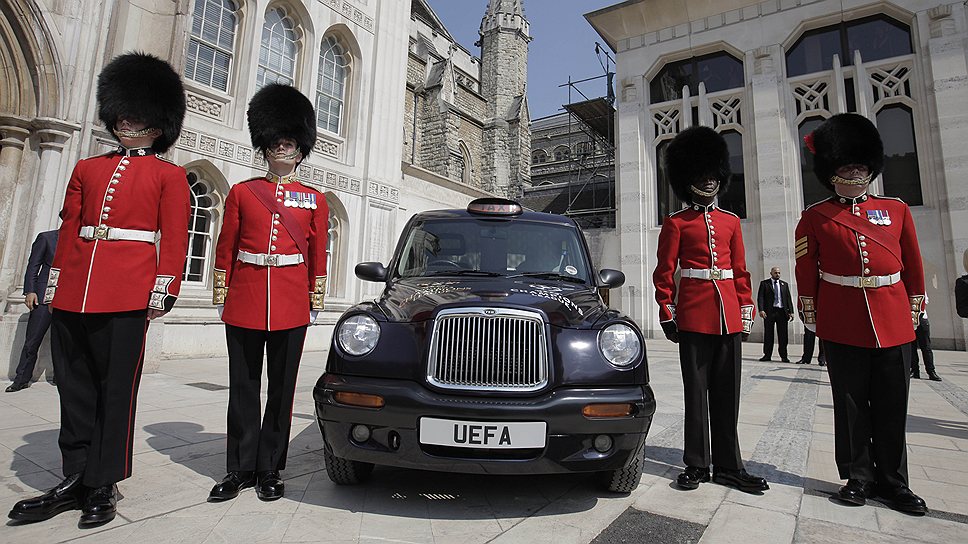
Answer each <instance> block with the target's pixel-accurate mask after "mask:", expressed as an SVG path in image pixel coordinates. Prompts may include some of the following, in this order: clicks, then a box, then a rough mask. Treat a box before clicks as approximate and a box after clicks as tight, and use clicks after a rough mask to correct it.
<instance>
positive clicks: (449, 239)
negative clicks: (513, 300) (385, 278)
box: [396, 219, 589, 283]
mask: <svg viewBox="0 0 968 544" xmlns="http://www.w3.org/2000/svg"><path fill="white" fill-rule="evenodd" d="M587 262H588V261H587V259H586V258H585V253H584V245H583V244H582V243H581V239H580V238H579V231H578V230H577V229H576V228H574V227H571V226H568V225H556V224H552V223H542V222H538V221H524V220H513V221H507V220H504V221H493V220H484V219H460V220H453V219H433V220H426V221H420V222H417V223H414V224H413V226H412V228H411V230H410V232H409V233H408V234H407V238H406V242H405V243H404V245H403V248H402V250H401V254H400V259H399V262H398V264H397V268H396V273H397V275H398V276H401V277H416V276H436V275H446V274H447V273H454V274H460V273H468V271H477V272H485V273H496V274H501V275H518V274H542V273H547V274H559V275H561V276H564V277H568V278H575V279H578V280H582V281H584V282H586V283H588V282H589V270H588V265H587Z"/></svg>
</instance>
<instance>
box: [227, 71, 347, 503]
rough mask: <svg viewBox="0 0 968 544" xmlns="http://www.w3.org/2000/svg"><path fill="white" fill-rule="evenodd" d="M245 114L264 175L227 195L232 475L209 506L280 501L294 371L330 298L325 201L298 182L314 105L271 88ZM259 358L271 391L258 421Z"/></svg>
mask: <svg viewBox="0 0 968 544" xmlns="http://www.w3.org/2000/svg"><path fill="white" fill-rule="evenodd" d="M248 116H249V131H250V133H251V135H252V145H253V146H254V147H255V148H256V149H259V150H261V151H262V153H263V156H264V157H265V159H266V161H267V162H268V165H269V171H268V172H266V174H265V176H263V177H259V178H255V179H250V180H248V181H243V182H241V183H238V184H236V185H235V186H234V187H232V190H231V191H229V196H228V198H227V199H226V202H225V219H224V221H223V223H222V231H221V233H220V234H219V237H218V245H217V247H216V250H215V251H216V255H215V293H214V303H215V304H217V305H220V313H221V316H222V321H224V322H225V337H226V341H227V343H228V352H229V407H228V448H227V453H226V465H227V468H228V474H227V475H226V476H225V478H223V479H222V481H221V482H220V483H218V484H216V485H215V487H214V488H212V492H211V493H210V494H209V500H210V501H223V500H228V499H233V498H235V497H237V496H238V494H239V491H241V490H242V489H244V488H246V487H251V486H253V485H255V486H256V493H257V494H258V496H259V498H260V499H262V500H267V501H268V500H275V499H278V498H280V497H282V496H283V492H284V485H283V482H282V479H281V478H280V476H279V471H280V470H282V469H284V468H285V467H286V452H287V450H288V447H289V431H290V426H291V420H292V403H293V395H294V394H295V390H296V371H297V370H298V368H299V360H300V358H301V357H302V349H303V341H304V340H305V338H306V328H307V326H308V325H309V324H310V323H311V322H312V321H314V320H315V318H316V312H319V311H320V310H322V309H323V294H324V293H325V292H326V235H327V230H328V225H329V209H328V207H327V206H326V198H325V197H324V196H323V195H322V194H321V193H320V192H319V191H317V190H316V189H313V188H312V187H309V186H307V185H303V184H301V183H299V182H298V181H296V180H295V174H296V167H297V166H298V165H299V163H300V162H301V161H302V160H303V159H304V158H305V157H307V156H308V155H309V153H310V151H312V148H313V144H314V143H315V142H316V113H315V111H314V110H313V105H312V103H311V102H310V101H309V99H308V98H306V97H305V96H303V95H302V94H301V93H300V92H299V91H298V90H296V89H294V88H292V87H289V86H287V85H278V84H271V85H267V86H265V87H263V88H262V89H261V90H260V91H259V92H258V93H256V95H255V96H254V97H253V98H252V101H251V102H250V103H249V113H248ZM221 305H224V307H221ZM263 358H266V359H267V364H266V367H267V373H268V377H269V390H268V400H267V402H266V406H265V410H264V416H263V418H262V421H261V424H260V421H259V413H260V404H261V403H260V399H259V393H260V389H261V376H262V365H263Z"/></svg>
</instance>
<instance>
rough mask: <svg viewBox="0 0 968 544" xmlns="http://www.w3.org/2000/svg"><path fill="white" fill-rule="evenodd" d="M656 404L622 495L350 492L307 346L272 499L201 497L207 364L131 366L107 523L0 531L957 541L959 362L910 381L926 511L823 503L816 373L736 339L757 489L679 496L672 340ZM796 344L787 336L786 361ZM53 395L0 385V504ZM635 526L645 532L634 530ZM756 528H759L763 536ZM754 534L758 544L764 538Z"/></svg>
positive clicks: (214, 390)
mask: <svg viewBox="0 0 968 544" xmlns="http://www.w3.org/2000/svg"><path fill="white" fill-rule="evenodd" d="M648 349H649V360H650V374H651V378H652V387H653V389H654V390H655V392H656V396H657V406H658V408H657V412H656V415H655V417H654V420H653V426H652V430H651V432H650V434H649V438H648V442H647V448H646V462H645V463H644V468H643V474H642V477H641V480H640V483H639V486H638V488H637V489H636V490H635V491H633V492H632V493H631V494H628V495H619V494H614V493H608V492H606V491H603V490H602V489H601V488H599V487H598V485H597V479H596V478H595V477H594V475H581V474H579V475H557V476H546V475H528V476H521V477H510V476H486V475H463V474H444V473H437V472H427V471H418V470H404V469H396V468H388V467H378V468H377V469H376V470H375V471H374V473H373V478H372V480H371V481H370V482H368V483H367V484H365V485H361V486H337V485H335V484H333V483H332V482H331V481H330V480H329V477H328V476H327V475H326V471H325V469H324V466H323V456H322V451H321V447H322V441H321V438H320V436H319V430H318V428H317V427H316V425H315V421H314V416H313V411H314V407H313V401H312V388H313V385H314V384H315V382H316V380H317V379H318V377H319V374H320V373H321V372H322V369H323V365H324V364H325V353H324V352H317V353H307V354H306V357H304V361H306V363H305V364H304V365H303V367H302V369H301V371H300V373H299V377H298V382H297V398H296V402H295V403H294V409H293V425H292V431H291V439H290V447H289V458H288V463H287V467H286V470H285V471H283V477H284V478H285V479H286V486H287V493H286V496H285V497H284V498H283V499H280V500H278V501H274V502H268V503H267V502H263V501H260V500H259V499H258V498H257V497H256V495H255V493H254V491H253V490H251V489H250V490H246V491H244V492H243V493H242V494H241V495H240V496H239V497H238V498H237V499H235V500H234V501H228V502H225V503H209V502H207V500H206V499H207V496H208V491H209V489H211V487H212V485H214V484H215V483H216V482H217V481H218V480H219V479H221V477H222V475H223V474H224V472H225V452H224V448H225V408H226V406H225V405H226V399H227V392H226V391H225V390H224V389H221V388H220V387H224V385H225V384H226V382H227V371H226V368H227V361H226V360H225V358H224V357H223V358H205V359H193V360H171V361H163V362H162V363H161V365H160V367H159V372H158V373H156V374H150V375H145V376H144V377H143V380H142V385H141V393H140V395H141V396H140V400H139V403H138V418H137V428H136V430H135V444H134V452H135V453H134V474H133V476H132V477H131V478H130V479H128V480H126V481H124V482H121V483H120V484H119V487H120V490H121V493H122V495H123V498H122V499H121V501H120V502H119V504H118V509H119V516H118V518H117V519H115V520H114V521H113V522H111V523H109V524H107V525H105V526H102V527H98V528H93V529H79V528H78V527H77V514H78V513H77V512H76V511H72V512H66V513H63V514H61V515H59V516H57V517H55V518H53V519H51V520H49V521H47V522H43V523H34V524H23V525H20V524H15V523H10V524H8V525H7V526H4V527H0V544H2V543H7V542H10V543H20V542H38V543H40V542H43V543H46V542H92V543H94V542H97V543H99V544H102V543H107V544H111V543H121V544H142V543H144V544H153V543H156V542H160V543H167V542H172V543H175V542H185V543H209V542H232V543H237V542H318V543H330V544H341V543H354V544H363V543H374V544H376V543H379V544H387V543H388V542H398V543H401V542H402V543H407V542H412V543H429V544H451V543H453V544H477V543H481V544H483V543H515V544H516V543H519V542H528V543H529V544H531V543H535V544H540V543H548V544H572V543H574V544H586V543H588V542H596V543H597V544H606V543H611V542H641V541H661V542H697V541H700V539H701V542H704V543H705V542H716V543H718V542H741V543H743V544H748V543H750V542H763V541H769V542H796V543H800V542H804V543H806V542H810V543H813V542H820V543H822V542H836V543H838V544H840V543H842V542H886V543H894V542H931V543H934V542H938V543H941V542H944V543H949V542H961V541H963V540H964V536H963V535H965V534H968V468H965V467H968V355H966V354H965V353H964V352H936V365H937V367H938V371H939V373H940V374H941V375H942V376H943V377H944V379H945V381H944V382H940V383H938V382H929V381H926V380H921V381H915V382H913V383H912V386H911V398H910V406H911V411H910V415H909V419H908V456H909V462H910V474H911V487H912V489H914V490H915V492H917V493H919V494H921V495H922V496H924V498H925V499H926V500H927V501H928V506H929V508H931V512H930V513H929V514H928V515H927V516H924V517H913V516H909V515H906V514H902V513H898V512H894V511H892V510H890V509H888V508H887V507H885V506H884V505H883V504H881V503H879V502H876V501H870V503H869V504H868V505H867V506H864V507H848V506H844V505H842V504H839V503H837V502H834V501H832V500H831V499H830V494H831V493H834V492H836V490H837V489H838V488H839V487H840V486H841V485H842V483H843V482H842V481H841V480H840V478H839V476H838V474H837V470H836V466H835V465H834V459H833V457H834V454H833V450H834V441H833V411H832V406H831V400H830V386H829V380H828V379H827V374H826V370H825V369H823V368H820V367H817V366H816V365H811V366H802V365H799V366H798V365H791V364H785V363H780V362H778V361H773V362H759V361H757V360H756V359H757V358H759V356H760V354H761V353H762V351H761V346H760V345H759V344H745V345H744V350H745V352H746V354H747V355H746V358H745V360H744V365H743V382H742V388H741V391H742V395H743V397H742V403H741V408H740V433H741V437H742V442H741V445H742V452H743V455H744V461H745V463H746V466H747V469H748V470H750V471H751V472H753V473H756V474H759V475H763V476H766V477H767V478H768V480H769V481H770V484H771V489H770V490H768V491H766V492H765V493H763V494H761V495H751V494H746V493H741V492H739V491H737V490H734V489H730V488H726V487H723V486H719V485H715V484H712V483H709V484H703V485H701V486H700V487H699V489H697V490H695V491H682V490H680V489H678V488H677V487H676V486H675V484H674V481H675V478H676V476H677V474H678V473H679V472H680V471H681V468H682V449H681V448H682V439H683V428H682V382H681V376H680V373H679V364H678V354H677V349H676V347H675V346H674V345H673V344H671V343H669V342H667V341H665V340H650V341H649V346H648ZM798 350H799V346H791V350H790V351H791V353H792V354H794V357H795V356H796V353H798ZM59 417H60V413H59V407H58V396H57V389H56V388H55V387H54V386H51V385H50V384H48V383H46V382H39V383H36V384H34V385H33V386H32V387H30V388H29V389H26V390H23V391H20V392H17V393H16V394H5V395H0V503H2V505H3V507H8V508H9V507H10V506H12V505H13V503H14V502H16V501H17V500H20V499H23V498H26V497H29V496H32V495H35V494H38V493H39V492H41V491H43V490H45V489H48V488H50V487H52V486H53V485H55V484H56V483H57V482H59V481H60V479H61V474H60V454H59V451H58V448H57V435H58V421H59ZM645 535H647V536H645ZM764 535H769V536H764ZM764 539H767V540H764Z"/></svg>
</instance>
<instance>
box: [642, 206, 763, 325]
mask: <svg viewBox="0 0 968 544" xmlns="http://www.w3.org/2000/svg"><path fill="white" fill-rule="evenodd" d="M657 257H658V264H657V265H656V267H655V272H654V273H653V274H652V282H653V284H655V300H656V302H658V303H659V321H660V322H662V323H664V322H667V321H675V322H676V326H677V328H678V329H679V330H681V331H688V332H698V333H704V334H723V331H724V330H725V331H726V333H727V334H732V333H736V332H747V333H748V332H749V331H750V328H751V327H752V324H753V309H754V304H753V298H752V291H751V289H750V274H749V272H748V271H747V270H746V249H745V248H744V247H743V231H742V229H741V228H740V223H739V217H737V216H736V215H735V214H733V213H730V212H727V211H725V210H722V209H720V208H718V207H716V206H714V205H710V206H708V207H703V206H699V205H692V206H690V207H688V208H683V209H682V210H679V211H678V212H676V213H673V214H671V215H669V217H667V218H666V220H665V221H664V222H663V223H662V230H661V232H660V233H659V247H658V250H657ZM677 265H678V267H679V268H682V269H705V270H709V269H713V268H715V269H719V270H732V271H733V277H732V278H731V279H719V280H707V279H697V278H687V277H682V278H680V280H679V288H678V289H679V291H678V299H677V297H676V283H675V279H674V274H675V272H676V267H677Z"/></svg>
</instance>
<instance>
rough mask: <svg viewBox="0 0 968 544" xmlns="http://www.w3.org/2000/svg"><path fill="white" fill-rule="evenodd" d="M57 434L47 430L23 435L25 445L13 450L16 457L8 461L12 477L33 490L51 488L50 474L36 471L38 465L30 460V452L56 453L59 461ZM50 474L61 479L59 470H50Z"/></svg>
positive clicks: (57, 432) (55, 431)
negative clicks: (45, 451) (44, 451)
mask: <svg viewBox="0 0 968 544" xmlns="http://www.w3.org/2000/svg"><path fill="white" fill-rule="evenodd" d="M59 434H60V431H59V430H57V429H47V430H43V431H37V432H35V433H27V434H25V435H24V442H26V443H25V444H24V445H22V446H20V447H18V448H17V449H16V450H14V453H15V454H16V455H13V456H12V457H13V458H12V459H11V461H10V470H12V471H13V473H14V476H15V477H16V478H17V479H18V480H20V481H21V482H23V483H24V485H27V486H30V487H32V488H34V489H47V488H48V487H52V486H51V485H50V472H47V471H46V470H38V466H40V465H38V464H37V463H34V462H32V461H31V460H30V459H31V457H32V452H33V453H36V452H37V451H41V450H47V449H49V450H51V451H54V452H56V455H57V458H58V459H59V458H60V451H59V450H58V446H57V437H58V435H59ZM51 472H53V473H54V474H56V475H57V476H60V477H61V478H63V476H61V474H60V469H59V468H58V469H51ZM24 498H26V497H24Z"/></svg>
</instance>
